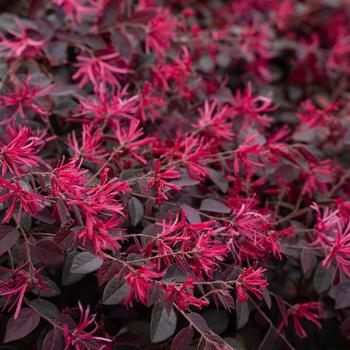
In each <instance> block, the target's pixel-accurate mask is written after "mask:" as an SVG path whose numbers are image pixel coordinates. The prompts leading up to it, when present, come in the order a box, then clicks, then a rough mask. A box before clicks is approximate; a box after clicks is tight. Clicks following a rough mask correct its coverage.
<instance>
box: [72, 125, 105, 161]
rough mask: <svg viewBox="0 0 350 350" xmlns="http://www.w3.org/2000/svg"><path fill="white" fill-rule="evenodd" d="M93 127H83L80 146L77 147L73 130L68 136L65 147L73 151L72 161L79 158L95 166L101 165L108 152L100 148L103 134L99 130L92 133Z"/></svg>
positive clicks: (77, 143)
mask: <svg viewBox="0 0 350 350" xmlns="http://www.w3.org/2000/svg"><path fill="white" fill-rule="evenodd" d="M93 129H94V127H93V125H92V124H91V125H86V124H84V125H83V131H82V140H81V146H80V145H79V142H78V139H77V136H76V133H75V130H73V132H72V134H71V135H69V136H68V142H67V145H68V146H69V147H70V148H71V149H73V150H74V159H79V158H80V157H82V158H84V159H86V160H89V161H91V162H93V163H96V164H101V163H103V161H104V159H105V158H106V157H107V155H108V152H107V151H106V150H105V149H104V148H103V147H102V146H101V143H102V141H103V136H104V135H103V132H102V130H101V129H100V128H97V129H95V130H94V131H93Z"/></svg>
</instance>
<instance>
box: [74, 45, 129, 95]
mask: <svg viewBox="0 0 350 350" xmlns="http://www.w3.org/2000/svg"><path fill="white" fill-rule="evenodd" d="M77 60H78V63H77V64H76V67H78V68H79V69H78V71H77V72H76V73H75V74H74V75H73V77H72V78H73V79H74V80H80V81H79V87H80V88H82V87H84V86H85V85H87V84H89V83H92V85H93V86H94V88H95V89H96V90H98V89H99V88H100V82H101V81H103V82H104V83H109V84H110V85H112V86H117V87H120V83H119V80H118V77H119V76H120V75H125V74H128V73H129V72H130V70H129V69H128V68H127V67H126V65H125V63H124V62H123V60H122V59H121V58H120V56H119V54H118V53H116V52H114V53H110V54H106V55H102V56H98V57H89V56H78V57H77Z"/></svg>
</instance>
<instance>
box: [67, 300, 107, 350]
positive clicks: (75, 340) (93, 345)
mask: <svg viewBox="0 0 350 350" xmlns="http://www.w3.org/2000/svg"><path fill="white" fill-rule="evenodd" d="M79 310H80V320H79V323H78V325H77V326H76V327H74V328H73V329H71V328H70V327H68V325H67V324H65V325H64V342H65V350H69V349H72V348H73V349H75V350H90V349H98V350H103V349H105V347H106V343H109V342H111V340H110V339H108V338H103V337H98V336H96V335H95V333H96V332H97V331H98V328H99V326H98V324H97V322H96V321H95V318H96V315H90V306H87V308H86V309H85V310H84V308H83V306H82V305H81V303H80V302H79ZM91 327H93V328H92V329H91ZM87 329H89V330H87Z"/></svg>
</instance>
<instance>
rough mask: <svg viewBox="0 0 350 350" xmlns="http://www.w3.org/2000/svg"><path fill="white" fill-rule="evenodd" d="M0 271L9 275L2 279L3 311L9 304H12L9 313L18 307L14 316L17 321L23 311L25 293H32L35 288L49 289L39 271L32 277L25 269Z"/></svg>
mask: <svg viewBox="0 0 350 350" xmlns="http://www.w3.org/2000/svg"><path fill="white" fill-rule="evenodd" d="M0 270H2V271H4V272H6V273H7V274H6V275H5V274H4V275H1V277H0V296H1V297H4V298H5V304H4V306H3V310H4V309H6V308H7V306H8V305H9V304H11V305H10V307H9V308H8V310H9V311H11V310H12V309H13V308H14V307H15V306H16V310H15V314H14V319H15V320H16V319H17V317H18V315H19V313H20V311H21V308H22V303H23V299H24V295H25V293H27V292H29V291H31V290H32V289H33V288H34V287H38V288H40V289H46V290H47V287H45V285H44V283H43V281H42V280H41V278H40V275H39V271H35V274H34V275H32V274H31V273H30V272H28V271H25V270H24V269H23V267H20V268H18V269H16V270H11V269H8V268H5V267H1V268H0Z"/></svg>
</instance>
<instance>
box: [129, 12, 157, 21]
mask: <svg viewBox="0 0 350 350" xmlns="http://www.w3.org/2000/svg"><path fill="white" fill-rule="evenodd" d="M156 14H157V12H156V11H155V10H152V9H147V10H141V11H137V12H135V13H134V14H133V15H132V16H131V18H130V22H134V23H142V24H147V23H148V22H149V21H151V20H152V19H153V18H154V17H155V16H156Z"/></svg>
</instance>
